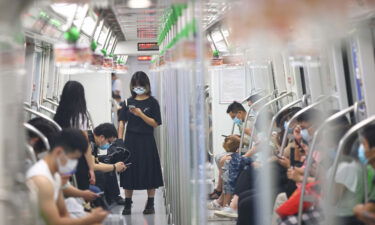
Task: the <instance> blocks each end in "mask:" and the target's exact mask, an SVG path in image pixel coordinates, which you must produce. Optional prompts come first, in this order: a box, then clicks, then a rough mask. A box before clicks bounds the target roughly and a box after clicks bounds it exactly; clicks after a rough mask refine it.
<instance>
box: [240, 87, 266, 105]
mask: <svg viewBox="0 0 375 225" xmlns="http://www.w3.org/2000/svg"><path fill="white" fill-rule="evenodd" d="M262 93H266V90H259V91H255V92H254V93H251V94H250V95H249V96H248V97H246V98H245V99H244V100H242V101H241V103H242V104H244V103H246V102H247V100H248V99H249V98H251V97H253V96H255V95H260V94H262Z"/></svg>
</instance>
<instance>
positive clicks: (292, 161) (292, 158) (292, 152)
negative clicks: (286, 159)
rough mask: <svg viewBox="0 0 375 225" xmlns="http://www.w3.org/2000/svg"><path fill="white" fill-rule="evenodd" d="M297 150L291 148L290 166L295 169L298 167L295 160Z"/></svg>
mask: <svg viewBox="0 0 375 225" xmlns="http://www.w3.org/2000/svg"><path fill="white" fill-rule="evenodd" d="M294 153H295V148H290V166H291V167H292V168H294V166H295V165H296V158H295V155H294Z"/></svg>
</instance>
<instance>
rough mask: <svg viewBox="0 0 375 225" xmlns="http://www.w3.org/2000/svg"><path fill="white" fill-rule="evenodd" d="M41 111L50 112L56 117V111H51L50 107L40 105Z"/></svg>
mask: <svg viewBox="0 0 375 225" xmlns="http://www.w3.org/2000/svg"><path fill="white" fill-rule="evenodd" d="M39 109H42V110H44V111H46V112H49V113H51V114H52V115H56V111H54V110H52V109H50V108H48V107H45V106H44V105H39Z"/></svg>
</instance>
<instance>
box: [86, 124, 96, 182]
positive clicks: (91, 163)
mask: <svg viewBox="0 0 375 225" xmlns="http://www.w3.org/2000/svg"><path fill="white" fill-rule="evenodd" d="M83 133H84V134H85V136H86V140H87V142H88V143H89V136H88V134H87V131H84V132H83ZM85 159H86V161H87V165H88V167H89V174H90V184H95V173H94V164H95V160H94V158H93V157H92V149H91V144H90V143H89V144H88V148H87V151H86V153H85Z"/></svg>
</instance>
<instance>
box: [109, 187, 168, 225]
mask: <svg viewBox="0 0 375 225" xmlns="http://www.w3.org/2000/svg"><path fill="white" fill-rule="evenodd" d="M146 201H147V193H146V191H134V194H133V208H132V214H131V215H129V216H124V220H123V221H124V225H140V224H142V225H166V224H168V222H167V216H166V211H165V206H164V199H163V192H162V189H160V188H159V189H158V190H156V194H155V214H154V215H143V213H142V212H143V209H144V207H145V204H146ZM123 208H124V206H119V205H116V206H113V207H111V213H112V214H118V215H121V213H122V210H123Z"/></svg>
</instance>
